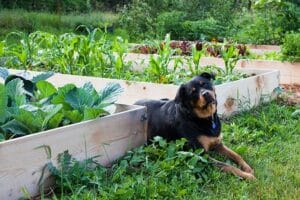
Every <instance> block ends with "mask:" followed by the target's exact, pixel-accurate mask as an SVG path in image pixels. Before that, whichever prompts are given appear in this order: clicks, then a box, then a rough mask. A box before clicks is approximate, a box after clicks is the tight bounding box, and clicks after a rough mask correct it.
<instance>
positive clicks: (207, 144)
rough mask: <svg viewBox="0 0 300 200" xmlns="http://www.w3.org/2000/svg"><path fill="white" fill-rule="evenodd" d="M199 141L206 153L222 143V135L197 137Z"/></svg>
mask: <svg viewBox="0 0 300 200" xmlns="http://www.w3.org/2000/svg"><path fill="white" fill-rule="evenodd" d="M197 140H198V142H199V143H200V144H201V146H202V147H203V148H204V150H205V151H209V150H210V149H213V148H214V147H215V146H217V145H218V144H220V143H221V142H222V135H221V134H220V135H219V136H218V137H211V136H206V135H201V136H199V137H197Z"/></svg>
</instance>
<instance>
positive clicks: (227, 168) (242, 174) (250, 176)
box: [208, 157, 256, 180]
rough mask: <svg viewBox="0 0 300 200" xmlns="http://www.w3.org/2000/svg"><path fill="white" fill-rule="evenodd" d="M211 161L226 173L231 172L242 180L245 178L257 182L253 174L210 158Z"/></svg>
mask: <svg viewBox="0 0 300 200" xmlns="http://www.w3.org/2000/svg"><path fill="white" fill-rule="evenodd" d="M208 158H209V160H210V161H212V163H213V164H214V165H216V166H217V167H219V168H220V169H221V170H223V171H225V172H231V173H233V174H235V175H237V176H239V177H241V178H244V179H249V180H255V179H256V178H255V176H254V175H253V174H251V173H248V172H244V171H242V170H240V169H238V168H236V167H234V166H231V165H229V164H227V163H224V162H221V161H218V160H216V159H213V158H211V157H208Z"/></svg>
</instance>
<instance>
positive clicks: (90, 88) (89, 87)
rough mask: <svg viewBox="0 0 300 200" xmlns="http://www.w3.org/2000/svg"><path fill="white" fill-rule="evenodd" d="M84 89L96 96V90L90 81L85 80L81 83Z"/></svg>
mask: <svg viewBox="0 0 300 200" xmlns="http://www.w3.org/2000/svg"><path fill="white" fill-rule="evenodd" d="M82 88H83V89H84V90H85V91H87V92H88V93H90V94H91V95H92V96H97V95H98V94H97V91H96V90H95V88H94V87H93V85H92V83H91V82H87V83H85V84H84V85H83V87H82Z"/></svg>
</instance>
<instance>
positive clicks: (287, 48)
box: [281, 33, 300, 62]
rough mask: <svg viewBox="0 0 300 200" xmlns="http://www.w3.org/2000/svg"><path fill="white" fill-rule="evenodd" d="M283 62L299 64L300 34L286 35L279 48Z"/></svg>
mask: <svg viewBox="0 0 300 200" xmlns="http://www.w3.org/2000/svg"><path fill="white" fill-rule="evenodd" d="M281 53H282V56H283V60H288V61H291V62H300V33H290V34H286V35H285V37H284V40H283V44H282V46H281Z"/></svg>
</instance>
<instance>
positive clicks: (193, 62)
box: [187, 45, 203, 76]
mask: <svg viewBox="0 0 300 200" xmlns="http://www.w3.org/2000/svg"><path fill="white" fill-rule="evenodd" d="M202 56H203V51H202V50H201V51H199V50H197V48H196V45H193V46H192V55H191V58H189V57H188V59H187V64H188V67H189V70H190V72H191V74H192V75H193V76H196V75H199V74H200V73H201V66H200V59H201V57H202Z"/></svg>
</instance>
